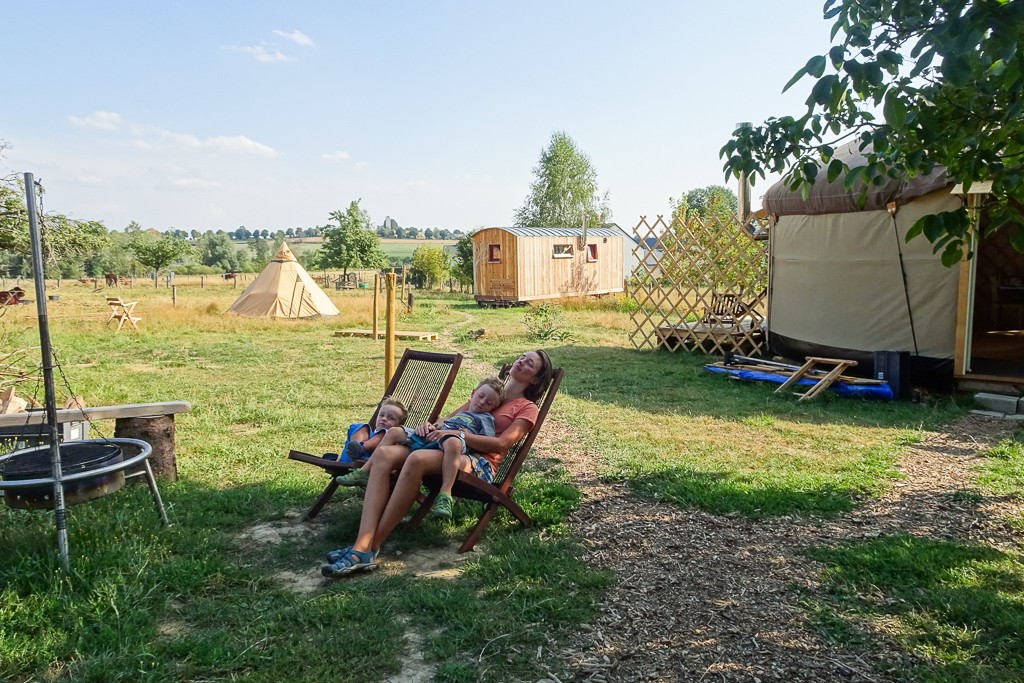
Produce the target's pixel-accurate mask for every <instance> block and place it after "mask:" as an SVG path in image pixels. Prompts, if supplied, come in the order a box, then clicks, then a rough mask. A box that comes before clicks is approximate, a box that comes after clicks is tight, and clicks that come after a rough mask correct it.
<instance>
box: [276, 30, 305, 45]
mask: <svg viewBox="0 0 1024 683" xmlns="http://www.w3.org/2000/svg"><path fill="white" fill-rule="evenodd" d="M274 35H275V36H281V37H282V38H287V39H288V40H290V41H292V42H293V43H296V44H298V45H305V46H307V47H309V46H311V45H313V39H312V38H310V37H309V36H307V35H306V34H305V33H303V32H302V31H300V30H299V29H295V30H294V31H282V30H280V29H276V28H275V29H274Z"/></svg>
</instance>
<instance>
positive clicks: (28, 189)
mask: <svg viewBox="0 0 1024 683" xmlns="http://www.w3.org/2000/svg"><path fill="white" fill-rule="evenodd" d="M25 201H26V203H27V205H28V229H29V238H30V239H31V241H32V274H33V276H34V278H35V285H36V314H37V316H38V317H39V348H40V352H41V354H42V361H43V391H44V395H43V402H44V405H45V407H46V424H47V425H48V426H49V428H50V469H51V470H52V472H53V517H54V522H55V524H56V526H57V552H58V553H59V554H60V564H61V567H63V568H64V571H65V572H67V571H70V570H71V563H70V561H69V560H68V528H67V510H66V508H65V507H64V482H63V481H62V479H63V476H64V475H63V474H62V472H61V467H60V437H59V435H58V432H57V404H56V401H55V400H54V391H53V353H52V351H51V349H50V323H49V319H48V318H47V316H46V281H45V280H44V279H43V276H44V272H43V241H42V238H41V237H40V235H39V216H38V215H37V214H36V181H35V178H34V177H33V175H32V174H31V173H26V174H25Z"/></svg>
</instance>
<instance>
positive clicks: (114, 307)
mask: <svg viewBox="0 0 1024 683" xmlns="http://www.w3.org/2000/svg"><path fill="white" fill-rule="evenodd" d="M138 303H139V302H138V301H121V297H119V296H108V297H107V305H108V306H110V317H109V318H107V322H108V323H109V322H110V321H111V320H117V331H118V332H120V331H121V326H122V325H124V323H125V321H128V323H130V324H131V326H132V327H134V328H135V329H136V330H137V329H139V326H138V325H136V324H135V323H136V322H137V321H139V320H142V316H140V315H135V314H134V313H135V306H136V305H137V304H138Z"/></svg>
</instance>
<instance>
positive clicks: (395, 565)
mask: <svg viewBox="0 0 1024 683" xmlns="http://www.w3.org/2000/svg"><path fill="white" fill-rule="evenodd" d="M473 557H474V555H473V553H463V554H461V555H460V554H459V543H449V544H447V545H442V546H437V547H435V548H422V549H421V548H417V549H416V550H412V551H408V552H404V553H401V554H398V553H389V552H388V547H387V545H386V544H385V545H384V546H383V550H382V552H381V557H380V559H381V564H380V568H381V571H386V572H389V573H395V574H411V575H412V576H419V577H426V578H431V579H454V578H455V577H457V576H458V575H459V574H460V573H461V571H462V568H461V567H462V565H463V564H465V563H466V561H468V560H471V559H473Z"/></svg>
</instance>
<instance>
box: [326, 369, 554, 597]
mask: <svg viewBox="0 0 1024 683" xmlns="http://www.w3.org/2000/svg"><path fill="white" fill-rule="evenodd" d="M553 373H554V366H553V365H552V364H551V359H550V358H549V357H548V354H547V353H545V352H544V351H542V350H540V349H538V350H536V351H528V352H526V353H524V354H523V355H522V356H520V357H519V358H518V359H517V360H516V361H515V362H514V363H513V364H512V366H511V368H510V369H509V372H508V379H507V380H506V382H505V392H504V393H505V400H504V402H503V403H502V404H501V405H500V406H498V408H497V409H495V410H494V412H493V413H492V415H493V416H494V426H495V433H496V434H497V436H484V435H481V434H471V433H468V432H467V433H465V434H464V438H465V443H466V446H467V447H468V448H470V449H472V450H474V451H476V452H478V453H484V454H485V457H486V458H487V460H488V462H490V464H491V467H493V468H496V467H497V465H498V464H500V463H501V461H502V459H503V458H504V456H505V453H506V452H507V451H508V449H509V448H511V447H512V446H513V445H514V444H515V443H516V442H517V441H518V440H519V439H520V438H522V437H523V435H525V434H526V433H528V432H529V431H530V430H531V429H532V428H533V425H534V424H535V423H536V422H537V417H538V407H537V404H536V403H534V401H536V400H537V399H538V398H539V397H541V396H543V395H544V392H545V391H546V389H547V387H548V384H549V383H550V382H551V377H552V375H553ZM460 410H462V408H460ZM422 427H423V428H424V429H427V427H426V425H422ZM453 435H458V432H455V431H453V430H447V429H437V430H433V431H431V432H430V434H429V437H428V438H429V439H431V440H438V439H442V438H444V437H446V436H453ZM443 462H444V453H443V452H442V451H439V450H437V449H422V450H416V451H412V452H411V453H410V452H409V449H408V448H406V447H404V446H397V447H396V446H379V447H378V448H377V450H376V451H374V454H373V457H372V458H371V459H370V461H369V463H370V466H369V478H368V481H367V482H366V494H365V496H364V498H363V513H362V516H361V517H360V520H359V531H358V535H357V536H356V540H355V543H353V544H352V545H351V546H348V547H347V548H341V549H339V550H332V551H331V552H329V553H328V554H327V561H328V564H325V565H324V566H323V567H322V568H321V573H322V574H323V575H324V576H328V577H336V576H346V575H348V574H352V573H355V572H361V571H369V570H372V569H376V567H377V554H378V553H379V552H380V546H381V544H382V543H383V542H384V540H385V539H386V538H387V537H388V536H389V535H390V534H391V532H392V531H393V530H394V529H395V527H396V526H398V524H399V522H401V521H402V518H403V517H404V516H405V514H406V512H408V511H409V509H410V508H411V507H412V505H413V503H414V502H416V498H417V496H418V495H419V492H420V485H421V484H422V483H423V478H424V477H425V476H427V475H430V474H441V473H442V464H443ZM395 470H398V471H399V474H398V482H397V483H396V484H395V487H394V490H392V488H391V473H392V472H394V471H395Z"/></svg>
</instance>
